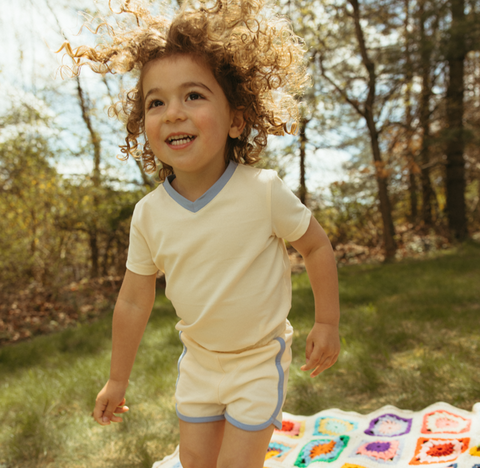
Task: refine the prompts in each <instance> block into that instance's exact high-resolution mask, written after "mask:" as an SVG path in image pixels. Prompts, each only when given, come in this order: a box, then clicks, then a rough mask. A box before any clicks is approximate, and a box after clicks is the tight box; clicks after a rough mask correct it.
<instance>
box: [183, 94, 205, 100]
mask: <svg viewBox="0 0 480 468" xmlns="http://www.w3.org/2000/svg"><path fill="white" fill-rule="evenodd" d="M202 98H203V96H202V95H201V94H199V93H189V94H188V97H187V100H188V101H197V100H198V99H202Z"/></svg>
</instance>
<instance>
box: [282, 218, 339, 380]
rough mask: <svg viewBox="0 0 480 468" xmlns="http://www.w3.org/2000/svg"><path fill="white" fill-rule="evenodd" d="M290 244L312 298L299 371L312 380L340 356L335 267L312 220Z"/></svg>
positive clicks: (321, 232)
mask: <svg viewBox="0 0 480 468" xmlns="http://www.w3.org/2000/svg"><path fill="white" fill-rule="evenodd" d="M291 244H292V246H293V247H294V248H295V249H296V250H297V251H298V252H299V253H300V254H301V255H302V257H303V259H304V260H305V267H306V269H307V273H308V277H309V279H310V284H311V285H312V290H313V295H314V297H315V324H314V326H313V328H312V330H311V331H310V333H309V335H308V337H307V348H306V358H307V362H306V364H305V365H304V366H302V367H301V369H302V370H304V371H307V370H312V369H313V372H312V373H311V374H310V376H311V377H315V376H316V375H318V374H320V373H321V372H323V371H324V370H325V369H328V368H329V367H331V366H333V365H334V364H335V362H336V360H337V358H338V355H339V353H340V338H339V334H338V324H339V320H340V304H339V298H338V278H337V266H336V263H335V257H334V255H333V250H332V246H331V244H330V241H329V240H328V237H327V235H326V234H325V231H324V230H323V229H322V227H321V226H320V224H318V222H317V220H316V219H315V218H314V217H313V216H312V218H311V220H310V225H309V227H308V229H307V231H306V232H305V234H304V235H303V236H302V237H301V238H300V239H298V240H296V241H295V242H291Z"/></svg>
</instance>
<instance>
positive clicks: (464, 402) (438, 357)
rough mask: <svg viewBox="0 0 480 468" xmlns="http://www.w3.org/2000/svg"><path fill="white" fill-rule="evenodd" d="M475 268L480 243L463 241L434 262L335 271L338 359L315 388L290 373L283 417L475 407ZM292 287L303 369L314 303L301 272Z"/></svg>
mask: <svg viewBox="0 0 480 468" xmlns="http://www.w3.org/2000/svg"><path fill="white" fill-rule="evenodd" d="M479 265H480V245H479V244H476V243H466V244H464V245H462V246H461V247H460V248H458V249H456V250H452V251H451V252H448V253H445V254H443V255H441V256H438V257H436V258H430V259H425V260H421V261H403V262H400V263H396V264H384V265H358V266H349V267H347V268H341V269H340V270H339V280H340V298H341V309H342V319H341V326H340V334H341V338H342V352H341V355H340V358H339V361H338V362H337V364H336V365H335V366H334V367H333V368H332V369H329V370H327V371H325V372H324V373H323V374H322V375H321V376H320V377H317V378H316V379H314V380H313V381H311V380H310V379H309V377H308V376H306V375H305V374H303V373H301V372H300V371H297V372H293V373H292V378H291V380H290V384H289V396H288V397H287V404H286V411H290V412H293V413H297V414H312V413H314V412H317V411H320V410H321V409H326V408H329V407H340V408H342V409H345V410H357V411H359V410H362V411H372V410H374V409H376V408H378V407H379V406H381V405H384V404H394V405H397V406H400V407H404V408H409V409H417V410H418V409H421V408H423V407H425V406H427V405H428V404H431V403H434V402H435V401H439V400H443V401H448V402H449V403H451V404H454V405H457V406H460V407H463V408H465V409H471V407H472V405H473V404H474V403H475V402H476V401H480V376H479V375H478V372H477V371H476V368H477V365H478V358H477V356H478V351H479V350H480V338H479V336H478V333H477V330H478V326H479V325H480V320H479V312H480V288H479V287H478V285H479V284H480V268H479ZM293 285H294V295H293V307H292V312H291V314H290V320H291V322H292V324H293V326H294V328H295V329H296V330H297V331H296V334H295V338H294V346H293V352H294V363H295V365H296V366H298V367H299V366H300V365H301V364H302V363H303V361H304V346H305V339H306V336H307V334H308V331H309V328H310V326H311V324H312V322H313V314H314V312H313V310H314V308H313V307H314V306H313V296H312V293H311V291H310V288H309V284H308V278H307V277H306V275H301V276H299V277H295V278H294V280H293Z"/></svg>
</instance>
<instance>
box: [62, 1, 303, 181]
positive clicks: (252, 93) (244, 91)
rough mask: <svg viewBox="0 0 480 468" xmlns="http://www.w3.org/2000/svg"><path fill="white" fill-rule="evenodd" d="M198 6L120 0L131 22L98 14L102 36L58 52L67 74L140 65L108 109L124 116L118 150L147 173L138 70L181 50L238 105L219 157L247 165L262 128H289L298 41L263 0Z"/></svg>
mask: <svg viewBox="0 0 480 468" xmlns="http://www.w3.org/2000/svg"><path fill="white" fill-rule="evenodd" d="M201 5H203V6H202V7H201V8H199V9H195V8H193V7H192V6H191V5H189V3H188V1H185V2H184V4H183V6H182V8H181V9H180V11H179V13H178V14H177V15H176V16H175V17H174V19H173V20H172V21H169V20H167V19H166V18H165V17H163V16H153V15H152V14H151V13H150V12H149V11H148V10H147V9H146V8H144V7H142V6H141V5H140V4H133V2H131V1H129V0H127V1H125V3H124V4H123V5H122V7H121V10H120V12H119V13H117V14H125V13H126V14H131V15H133V17H134V18H135V25H134V26H133V27H130V28H128V29H127V28H125V26H123V27H122V26H119V25H116V26H115V27H114V26H112V25H110V24H108V23H107V21H106V20H102V21H103V22H102V23H101V24H100V25H99V26H98V27H97V28H96V29H95V30H92V29H90V28H89V29H90V30H91V31H92V32H94V33H95V34H99V31H101V30H104V31H106V34H105V36H106V37H105V39H106V40H104V41H103V42H102V43H100V44H99V45H97V46H95V47H89V46H81V47H78V48H76V49H73V50H72V48H71V46H70V44H69V43H68V42H65V43H64V44H63V45H62V47H61V48H60V50H59V51H58V52H60V51H61V50H63V49H64V50H65V51H66V54H68V55H69V56H70V57H71V58H72V59H73V65H72V66H65V65H64V66H63V67H62V70H61V71H65V69H67V71H68V72H69V74H70V75H72V76H75V75H78V74H79V73H80V69H81V67H83V66H85V65H87V66H89V67H90V68H91V69H92V70H93V71H94V72H96V73H100V74H106V73H126V72H129V71H132V70H138V71H139V72H140V77H139V79H138V82H137V84H136V86H135V87H134V88H133V89H132V90H130V91H128V92H127V93H126V95H125V96H124V98H123V99H122V101H120V102H119V103H117V105H116V106H113V108H112V110H113V112H114V114H116V115H117V116H119V115H120V114H122V113H123V114H124V116H126V130H127V136H126V138H125V144H124V145H121V146H120V149H121V152H122V153H123V156H119V157H120V158H121V159H128V157H129V156H133V157H135V158H138V159H141V160H142V163H143V167H144V170H145V172H147V173H152V172H155V171H156V169H157V164H158V160H157V159H156V158H155V155H154V154H153V152H152V150H151V148H150V147H149V144H148V140H147V139H146V135H145V113H144V96H143V88H142V80H143V70H144V69H145V65H146V64H147V63H148V62H150V61H152V60H156V59H160V58H166V57H171V56H175V55H188V56H191V57H193V58H194V59H196V60H197V59H198V60H200V61H203V62H204V63H205V64H207V65H208V66H209V67H210V69H211V70H212V73H213V75H214V76H215V78H216V80H217V81H218V83H219V85H220V86H221V88H222V89H223V91H224V93H225V96H226V98H227V100H228V102H229V104H230V106H231V107H232V109H242V110H243V113H244V119H245V122H246V125H245V128H244V130H243V132H242V134H241V135H240V136H239V137H238V138H235V139H232V138H230V137H228V141H227V147H226V154H225V159H226V162H228V161H229V160H232V161H235V162H237V163H241V164H247V165H253V164H255V163H257V162H258V161H259V159H260V153H261V152H262V150H263V148H264V147H265V146H266V144H267V136H268V135H269V134H274V135H282V134H284V133H285V132H286V133H290V134H294V133H295V132H296V128H297V123H296V122H297V121H298V106H297V100H298V97H299V96H300V95H301V94H302V93H303V90H304V89H305V87H306V85H307V84H308V82H309V79H308V75H307V73H306V67H305V65H304V63H303V60H304V54H305V47H304V44H303V42H302V40H301V39H300V38H299V37H297V36H296V35H295V34H294V33H293V31H292V29H291V27H290V24H289V23H288V21H286V20H284V19H282V18H280V17H278V16H276V15H275V14H274V13H273V12H272V10H271V9H269V5H268V4H266V1H264V0H215V2H214V5H213V6H211V7H207V5H206V3H205V2H201ZM112 11H113V10H112ZM288 125H290V128H288ZM142 137H143V138H144V139H145V143H144V144H143V145H142V144H141V143H140V142H139V140H140V139H141V138H142ZM172 173H173V169H172V167H171V166H168V165H166V164H162V167H161V168H160V171H159V178H160V180H161V181H163V180H165V178H166V177H168V176H169V175H170V174H172Z"/></svg>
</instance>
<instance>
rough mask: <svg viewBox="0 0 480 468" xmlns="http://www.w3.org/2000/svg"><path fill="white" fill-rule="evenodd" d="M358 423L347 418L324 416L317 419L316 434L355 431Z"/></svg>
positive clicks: (325, 434)
mask: <svg viewBox="0 0 480 468" xmlns="http://www.w3.org/2000/svg"><path fill="white" fill-rule="evenodd" d="M357 426H358V424H357V423H355V422H352V421H347V420H346V419H340V418H331V417H328V416H327V417H322V418H318V419H317V420H316V421H315V428H314V430H313V435H314V436H318V435H320V436H334V437H335V436H339V435H342V434H346V433H347V432H351V431H354V430H355V429H356V428H357Z"/></svg>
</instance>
